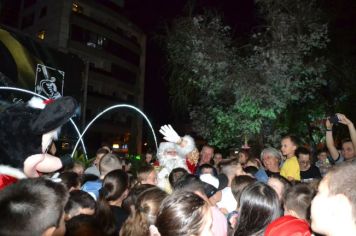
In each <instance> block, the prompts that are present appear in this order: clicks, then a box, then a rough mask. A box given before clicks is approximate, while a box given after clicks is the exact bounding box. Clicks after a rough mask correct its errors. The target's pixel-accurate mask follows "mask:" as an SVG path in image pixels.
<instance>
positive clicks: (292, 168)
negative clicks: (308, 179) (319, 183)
mask: <svg viewBox="0 0 356 236" xmlns="http://www.w3.org/2000/svg"><path fill="white" fill-rule="evenodd" d="M281 146H282V147H281V151H282V154H283V155H284V156H285V157H286V158H287V159H286V161H285V162H284V163H283V165H282V168H281V172H280V174H281V175H282V176H283V177H284V178H286V179H288V180H289V181H300V168H299V163H298V159H297V157H296V155H295V151H296V150H297V148H298V139H297V137H295V136H294V135H287V136H285V137H283V138H282V141H281Z"/></svg>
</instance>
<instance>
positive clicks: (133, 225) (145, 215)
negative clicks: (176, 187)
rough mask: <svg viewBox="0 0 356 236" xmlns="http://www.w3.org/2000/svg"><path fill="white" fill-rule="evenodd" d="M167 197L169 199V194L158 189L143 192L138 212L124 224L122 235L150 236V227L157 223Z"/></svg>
mask: <svg viewBox="0 0 356 236" xmlns="http://www.w3.org/2000/svg"><path fill="white" fill-rule="evenodd" d="M165 197H167V193H166V192H164V191H163V190H161V189H159V188H157V187H155V188H150V189H147V190H146V191H143V192H142V193H141V194H140V195H139V197H138V198H137V202H136V204H135V205H136V206H135V209H136V210H135V211H133V212H132V213H131V214H130V216H129V218H128V219H127V220H126V221H125V223H124V224H123V226H122V228H121V231H120V235H122V236H146V235H149V227H150V225H154V224H155V223H156V217H157V214H158V209H159V206H160V205H161V203H162V201H163V199H164V198H165Z"/></svg>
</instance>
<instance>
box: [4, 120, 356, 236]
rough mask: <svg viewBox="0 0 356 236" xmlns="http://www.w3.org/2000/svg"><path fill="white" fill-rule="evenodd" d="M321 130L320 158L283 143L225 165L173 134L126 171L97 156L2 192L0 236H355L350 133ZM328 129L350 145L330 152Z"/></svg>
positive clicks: (103, 153) (106, 152)
mask: <svg viewBox="0 0 356 236" xmlns="http://www.w3.org/2000/svg"><path fill="white" fill-rule="evenodd" d="M331 121H332V120H329V119H328V120H326V124H325V126H326V131H325V133H326V134H325V135H326V143H325V148H324V149H320V150H318V151H317V153H316V155H315V156H314V154H313V153H312V152H311V150H310V149H309V148H308V147H307V146H305V145H303V144H301V143H299V139H298V137H296V136H294V135H286V136H284V137H283V138H282V139H281V142H280V145H281V146H280V149H277V148H274V147H266V148H265V149H263V150H261V152H260V153H259V156H253V154H252V153H251V152H250V151H249V149H241V150H240V151H239V153H237V154H236V155H235V154H233V155H230V156H223V155H222V154H221V153H219V152H216V151H215V150H214V147H212V146H208V145H205V146H203V147H202V148H201V150H200V151H198V149H197V148H196V147H195V144H194V140H192V139H191V137H190V136H184V137H180V136H179V135H178V134H177V133H176V132H175V131H174V130H173V128H172V127H170V126H164V127H163V128H162V129H161V130H160V132H161V133H162V134H163V136H164V139H165V140H166V141H167V142H162V143H161V144H160V146H159V149H158V150H157V153H150V152H148V153H146V155H145V158H144V160H143V163H142V165H141V167H140V168H139V169H138V170H137V171H133V169H132V168H131V165H130V163H129V162H128V161H127V160H122V159H120V158H118V157H117V156H116V155H115V154H114V153H112V151H111V150H110V148H108V147H101V148H99V149H98V151H97V153H96V157H95V159H94V161H93V163H92V165H91V166H89V167H88V168H84V166H83V165H81V164H80V163H72V164H70V165H67V166H65V167H64V168H62V169H61V170H60V171H59V172H56V173H51V174H46V175H42V176H41V177H37V178H23V179H20V180H18V181H17V182H16V183H12V184H10V185H8V186H6V187H5V188H3V189H2V190H0V209H1V210H0V235H104V236H105V235H107V236H109V235H120V236H144V235H150V236H183V235H201V236H209V235H214V236H226V235H235V236H249V235H256V236H257V235H265V236H284V235H285V236H287V235H295V236H296V235H303V236H307V235H329V236H335V235H342V236H351V235H356V188H355V186H356V185H355V183H356V130H355V127H354V125H353V123H352V122H351V121H350V120H349V119H348V118H347V117H346V116H345V115H343V114H337V121H336V122H335V121H332V122H331ZM335 123H340V124H344V125H346V126H347V127H348V130H349V135H350V139H345V140H344V141H343V142H342V144H341V150H339V149H338V147H337V146H336V145H335V142H334V138H333V130H334V129H335V127H333V125H334V124H335Z"/></svg>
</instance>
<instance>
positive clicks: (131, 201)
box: [122, 184, 156, 214]
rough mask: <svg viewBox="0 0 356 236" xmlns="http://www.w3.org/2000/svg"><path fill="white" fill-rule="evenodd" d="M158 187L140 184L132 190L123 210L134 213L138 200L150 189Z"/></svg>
mask: <svg viewBox="0 0 356 236" xmlns="http://www.w3.org/2000/svg"><path fill="white" fill-rule="evenodd" d="M154 188H156V186H153V185H151V184H138V185H135V186H134V187H133V188H131V190H130V192H129V195H128V196H127V198H126V199H125V200H124V202H123V204H122V208H124V209H125V210H126V211H127V212H130V213H131V214H132V213H133V212H132V210H133V209H135V204H136V202H137V198H138V197H139V196H140V194H141V193H142V192H144V191H146V190H148V189H154Z"/></svg>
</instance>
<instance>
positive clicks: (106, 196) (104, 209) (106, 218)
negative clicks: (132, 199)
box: [95, 169, 129, 234]
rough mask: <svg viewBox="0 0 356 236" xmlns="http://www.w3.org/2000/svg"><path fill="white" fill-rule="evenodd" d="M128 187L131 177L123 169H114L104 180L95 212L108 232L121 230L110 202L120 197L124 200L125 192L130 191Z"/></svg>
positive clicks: (112, 232)
mask: <svg viewBox="0 0 356 236" xmlns="http://www.w3.org/2000/svg"><path fill="white" fill-rule="evenodd" d="M128 188H129V177H128V175H127V173H125V172H124V171H123V170H119V169H117V170H113V171H111V172H109V173H108V174H107V175H106V176H105V178H104V180H103V185H102V188H101V189H100V191H99V199H98V201H97V208H96V212H95V214H96V217H97V219H98V221H99V223H100V224H101V227H102V229H103V230H104V232H105V233H107V234H114V233H116V231H117V230H119V229H118V228H117V226H116V222H115V218H114V215H113V213H112V211H111V208H110V204H109V202H110V201H117V200H119V199H120V198H121V200H123V199H124V198H125V194H124V193H126V192H127V191H128Z"/></svg>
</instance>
